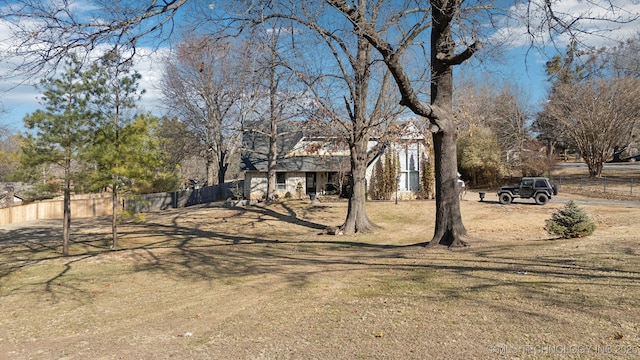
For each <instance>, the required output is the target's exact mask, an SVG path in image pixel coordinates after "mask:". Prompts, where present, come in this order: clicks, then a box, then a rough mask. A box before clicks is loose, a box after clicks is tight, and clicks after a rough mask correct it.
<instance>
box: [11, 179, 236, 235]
mask: <svg viewBox="0 0 640 360" xmlns="http://www.w3.org/2000/svg"><path fill="white" fill-rule="evenodd" d="M243 186H244V181H243V180H240V181H234V182H229V183H225V184H222V185H215V186H207V187H204V188H201V189H195V190H187V191H176V192H168V193H156V194H144V195H138V196H135V197H133V198H131V199H127V200H125V201H124V203H123V204H122V205H120V206H124V208H125V209H127V210H129V211H134V212H145V211H157V210H166V209H171V208H182V207H187V206H192V205H198V204H206V203H210V202H216V201H222V200H226V199H227V198H229V197H237V196H238V194H237V193H238V191H239V190H238V189H242V188H243ZM94 196H95V195H94ZM63 206H64V204H63V200H45V201H39V202H34V203H31V204H27V205H20V206H12V207H8V208H2V209H0V225H8V224H14V223H19V222H23V221H31V220H46V219H62V218H63ZM111 214H113V212H112V207H111V196H107V197H92V198H85V199H72V200H71V218H72V219H78V218H88V217H95V216H105V215H111Z"/></svg>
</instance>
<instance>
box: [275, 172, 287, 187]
mask: <svg viewBox="0 0 640 360" xmlns="http://www.w3.org/2000/svg"><path fill="white" fill-rule="evenodd" d="M285 175H286V174H285V173H280V172H279V173H276V190H279V191H285V190H287V182H286V176H285Z"/></svg>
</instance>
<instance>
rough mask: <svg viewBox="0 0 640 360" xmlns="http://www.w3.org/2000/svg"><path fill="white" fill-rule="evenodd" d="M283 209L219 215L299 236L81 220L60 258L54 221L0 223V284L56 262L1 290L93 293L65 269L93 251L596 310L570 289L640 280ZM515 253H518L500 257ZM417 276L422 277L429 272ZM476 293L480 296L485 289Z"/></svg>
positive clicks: (176, 271)
mask: <svg viewBox="0 0 640 360" xmlns="http://www.w3.org/2000/svg"><path fill="white" fill-rule="evenodd" d="M283 209H284V211H286V212H285V213H281V212H278V211H275V210H274V209H265V208H254V209H230V210H223V211H222V212H221V214H219V215H218V218H220V219H222V218H225V217H227V218H229V219H231V218H236V217H240V216H245V217H247V218H248V220H247V221H258V222H265V221H270V220H273V221H286V222H287V223H289V224H292V225H294V226H295V228H296V229H297V231H299V232H300V233H301V234H305V235H303V236H301V237H300V238H291V237H282V238H274V237H273V236H272V235H273V234H260V233H251V234H244V233H242V232H239V231H238V229H236V228H229V227H225V226H219V227H214V226H209V225H210V224H207V223H206V221H204V220H203V219H200V218H196V219H191V218H190V216H189V215H190V213H189V212H182V211H175V212H173V213H172V214H171V216H172V218H171V219H170V220H169V221H156V220H155V219H153V216H150V217H151V218H152V219H151V220H150V221H148V222H147V223H145V224H126V225H123V226H121V227H120V229H121V232H120V239H121V244H122V248H120V249H115V250H109V249H108V247H107V246H106V245H105V244H106V241H105V238H107V239H108V237H109V235H110V232H109V230H110V222H109V220H108V219H107V218H104V219H92V220H78V221H76V222H75V223H74V224H75V225H74V228H82V229H83V231H81V232H79V233H76V234H73V235H72V246H71V250H72V251H71V252H72V254H75V255H72V256H70V257H67V258H63V257H62V256H61V255H60V247H61V238H62V227H61V225H60V224H59V222H55V223H53V222H52V223H48V222H47V223H46V224H43V225H42V226H30V227H24V228H16V229H12V230H8V231H2V232H0V236H1V239H2V240H1V241H0V248H1V249H2V255H0V284H2V283H3V282H4V281H3V279H6V278H7V277H9V276H12V275H16V274H17V273H18V272H19V271H21V270H22V269H25V268H27V267H29V266H31V265H35V264H43V263H52V262H55V265H56V266H52V267H51V268H50V269H48V270H47V271H48V272H47V273H46V274H45V275H43V276H42V280H40V282H39V283H36V284H34V283H31V284H29V285H24V286H22V287H19V288H18V287H14V288H13V289H4V291H2V294H8V293H12V292H16V291H29V289H31V291H42V288H43V285H44V289H45V292H46V293H47V294H49V296H50V297H51V298H54V299H56V298H60V297H62V296H64V297H70V298H75V300H76V301H80V302H86V301H90V292H89V291H88V290H87V288H86V287H85V284H83V283H82V280H78V279H77V278H74V277H70V276H68V275H69V273H70V272H71V271H72V270H73V268H74V266H75V265H76V264H79V263H83V262H85V261H88V260H91V259H96V258H101V259H104V261H105V262H107V261H113V259H114V258H119V259H126V260H127V262H124V263H123V262H121V263H123V264H124V265H123V266H124V267H126V272H130V273H131V275H132V276H134V275H135V274H136V273H140V272H145V273H150V274H161V275H168V276H171V278H175V279H181V280H187V281H192V280H195V281H207V282H216V281H223V282H224V281H242V280H243V279H254V278H256V277H259V276H263V275H268V276H269V278H270V279H272V280H273V281H280V282H281V283H282V284H288V285H289V286H295V287H300V288H304V287H305V286H307V285H309V284H312V283H313V282H314V281H315V279H318V278H324V279H335V280H336V281H339V279H340V278H341V277H343V276H345V275H346V274H352V273H353V272H359V273H363V274H366V275H363V276H365V277H368V278H371V279H374V281H384V282H388V283H389V284H391V285H390V287H389V289H391V290H389V293H388V294H386V295H389V296H394V294H393V289H394V286H395V287H398V288H403V286H404V285H410V287H411V288H416V289H418V290H419V291H417V292H416V293H417V294H423V295H420V296H423V297H427V298H428V297H429V296H432V297H433V299H434V300H438V299H443V298H451V299H469V300H473V299H474V298H476V295H478V294H487V293H495V294H502V293H504V292H505V291H507V292H508V291H511V292H513V294H515V295H514V296H516V295H517V296H525V297H529V298H535V299H536V301H539V302H543V303H549V304H556V306H563V307H566V308H570V309H574V310H580V311H589V312H592V313H594V314H595V313H597V311H598V310H599V309H601V305H599V304H598V303H597V302H594V301H590V299H588V298H585V297H584V296H581V295H580V293H572V292H570V291H569V290H567V288H568V287H570V286H576V285H579V286H598V287H602V288H603V289H612V288H617V287H622V286H625V287H628V288H631V289H633V291H635V292H638V287H640V272H638V271H637V270H630V269H623V270H621V269H620V268H616V267H615V266H605V265H599V264H587V265H585V264H580V263H575V262H571V259H570V258H569V257H568V255H567V254H561V255H553V254H552V255H546V256H535V255H529V254H528V253H527V249H526V248H523V250H522V251H521V252H518V251H519V250H517V249H516V250H514V249H515V248H516V247H517V245H508V246H507V245H504V246H502V245H488V246H483V247H479V248H475V249H473V250H471V251H465V252H449V251H446V250H442V251H427V250H424V249H423V248H422V247H420V246H418V245H419V244H411V245H398V244H393V243H387V244H374V243H368V242H366V241H365V240H363V241H357V240H354V238H353V237H329V236H321V237H318V236H317V230H318V229H321V228H324V225H323V224H320V223H317V222H313V221H308V220H304V219H299V217H298V215H297V211H299V210H296V209H293V208H287V207H283ZM164 215H166V213H165V214H164ZM164 215H163V216H164ZM201 216H204V219H207V217H210V216H211V214H210V213H209V212H207V209H203V213H202V214H201ZM187 220H193V221H187ZM231 223H232V224H233V222H231ZM625 249H626V250H625V251H623V252H621V254H623V255H625V254H626V255H625V256H627V257H629V258H630V259H631V258H633V257H634V256H633V255H634V254H635V252H634V251H630V250H629V249H631V250H633V249H632V248H630V247H627V248H625ZM514 251H515V253H517V254H522V255H521V256H520V255H518V256H515V255H505V254H513V253H514ZM96 266H100V264H97V265H96ZM390 271H392V272H390ZM422 274H428V276H427V277H426V278H425V277H424V276H422ZM442 276H445V277H446V276H453V277H454V278H456V279H457V280H456V281H459V286H448V287H442V286H436V287H435V288H434V289H435V291H434V290H433V288H432V289H431V291H434V292H433V293H429V292H428V291H426V290H424V291H423V290H421V289H429V286H432V285H430V284H429V282H430V281H433V280H430V279H435V278H438V277H442ZM464 279H467V281H465V280H464ZM105 281H108V280H105ZM403 284H404V285H403ZM355 286H358V285H355ZM424 294H426V295H424ZM552 294H556V296H555V297H554V296H552ZM557 294H560V296H558V295H557ZM411 296H416V295H415V294H412V295H411ZM477 298H480V299H486V296H477ZM478 301H482V302H486V304H485V305H486V306H488V307H493V306H501V305H500V302H495V303H494V302H491V301H487V300H478ZM621 301H622V300H621ZM625 301H626V300H625ZM602 306H604V305H602ZM513 310H514V311H517V309H513ZM541 311H542V310H541Z"/></svg>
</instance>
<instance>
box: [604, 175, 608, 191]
mask: <svg viewBox="0 0 640 360" xmlns="http://www.w3.org/2000/svg"><path fill="white" fill-rule="evenodd" d="M603 178H604V192H605V193H606V192H607V177H606V176H603Z"/></svg>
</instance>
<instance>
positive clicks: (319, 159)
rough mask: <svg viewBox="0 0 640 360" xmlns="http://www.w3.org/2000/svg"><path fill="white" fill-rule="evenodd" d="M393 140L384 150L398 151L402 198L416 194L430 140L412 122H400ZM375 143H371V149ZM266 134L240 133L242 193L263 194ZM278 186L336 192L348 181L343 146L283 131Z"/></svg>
mask: <svg viewBox="0 0 640 360" xmlns="http://www.w3.org/2000/svg"><path fill="white" fill-rule="evenodd" d="M397 134H398V135H397V136H396V137H395V140H394V141H393V143H392V144H391V145H389V146H387V147H386V150H385V151H391V150H393V151H396V152H397V153H398V158H399V160H400V176H399V182H398V190H399V193H400V194H401V196H402V197H403V198H411V197H415V193H416V192H417V191H419V190H420V171H421V169H420V166H421V159H422V158H423V157H424V156H425V149H426V146H427V145H428V143H427V140H426V138H425V136H424V134H423V133H422V132H421V131H420V130H419V129H418V127H417V126H416V125H415V124H414V123H413V122H408V123H406V124H403V125H402V126H401V127H400V128H399V131H398V132H397ZM376 144H377V140H376V139H372V140H371V141H370V142H369V149H373V148H374V147H375V145H376ZM268 145H269V143H268V138H267V137H266V136H264V135H263V134H261V133H257V132H256V133H254V132H247V133H245V134H244V136H243V150H242V155H241V170H243V171H244V173H245V182H244V184H245V188H244V197H245V198H247V199H262V198H264V197H265V195H266V192H267V153H268ZM277 145H278V146H277V147H278V157H277V160H276V166H275V171H276V189H275V193H276V194H278V196H279V197H280V198H282V197H284V196H285V195H286V194H287V193H289V194H290V195H291V197H294V198H295V197H298V196H306V195H308V194H311V193H314V194H318V195H326V194H338V193H340V192H341V191H342V189H341V188H340V184H342V185H346V184H347V183H348V179H349V175H350V171H351V163H350V160H349V156H350V154H349V149H348V147H347V145H346V144H345V143H344V142H342V141H339V139H337V138H335V137H329V136H310V135H305V134H304V132H303V131H294V132H290V133H286V134H282V135H281V136H279V137H278V141H277ZM383 158H384V153H381V154H379V156H378V157H377V158H375V159H374V161H372V162H370V163H369V166H368V169H367V180H370V178H371V175H372V173H373V167H374V165H375V163H376V161H381V160H382V159H383Z"/></svg>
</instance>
